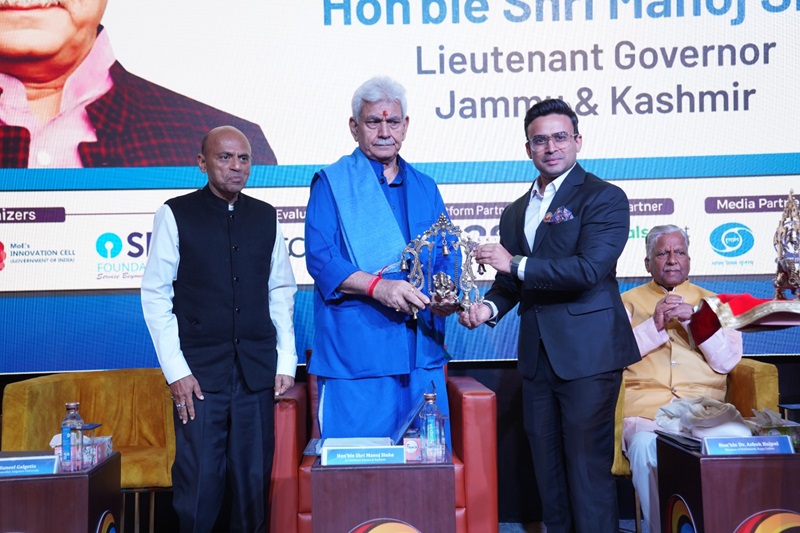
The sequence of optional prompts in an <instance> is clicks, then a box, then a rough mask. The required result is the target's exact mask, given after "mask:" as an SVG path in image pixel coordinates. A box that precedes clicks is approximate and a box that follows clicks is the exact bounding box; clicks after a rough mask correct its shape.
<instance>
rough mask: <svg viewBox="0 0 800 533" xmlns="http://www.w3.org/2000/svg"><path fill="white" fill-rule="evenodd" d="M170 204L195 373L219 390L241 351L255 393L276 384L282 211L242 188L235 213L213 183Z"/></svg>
mask: <svg viewBox="0 0 800 533" xmlns="http://www.w3.org/2000/svg"><path fill="white" fill-rule="evenodd" d="M166 203H167V205H168V206H169V207H170V209H171V210H172V213H173V214H174V215H175V221H176V222H177V225H178V239H179V241H178V242H179V245H178V247H179V252H180V264H179V266H178V276H177V279H176V280H175V282H174V283H173V288H174V291H175V296H174V298H173V302H172V303H173V312H174V313H175V316H176V317H177V320H178V332H179V336H180V342H181V350H182V351H183V354H184V357H185V358H186V362H187V363H188V364H189V368H190V369H191V371H192V374H193V375H194V376H195V377H196V378H197V380H198V381H199V382H200V387H201V388H202V389H203V390H208V391H210V392H214V391H219V390H221V389H222V388H223V387H225V386H226V385H227V383H228V380H229V379H230V376H231V369H232V367H233V364H234V359H235V356H236V355H238V358H239V360H240V362H241V365H242V370H243V372H244V378H245V381H246V383H247V386H248V387H249V388H250V389H251V390H253V391H258V390H262V389H265V388H268V387H272V386H274V384H275V369H276V366H277V359H278V355H277V350H276V332H275V326H274V325H273V324H272V320H271V318H270V313H269V276H270V261H271V259H272V250H273V247H274V246H275V231H276V227H275V226H276V212H275V208H274V207H272V206H271V205H269V204H267V203H265V202H262V201H260V200H256V199H254V198H251V197H249V196H245V195H243V194H241V193H240V194H239V199H238V200H237V201H236V203H235V204H234V210H233V211H229V210H228V202H226V201H225V200H223V199H221V198H218V197H217V196H215V195H214V194H213V193H212V192H211V190H210V189H209V188H208V186H206V187H204V188H203V189H201V190H198V191H195V192H193V193H190V194H187V195H184V196H179V197H177V198H172V199H171V200H168V201H167V202H166Z"/></svg>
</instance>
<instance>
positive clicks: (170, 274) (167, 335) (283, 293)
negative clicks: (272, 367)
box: [142, 204, 297, 384]
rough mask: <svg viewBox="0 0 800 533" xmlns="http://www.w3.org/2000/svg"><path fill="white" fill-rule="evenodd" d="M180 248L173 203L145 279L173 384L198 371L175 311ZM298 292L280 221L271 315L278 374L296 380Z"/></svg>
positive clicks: (161, 221) (159, 218) (159, 349)
mask: <svg viewBox="0 0 800 533" xmlns="http://www.w3.org/2000/svg"><path fill="white" fill-rule="evenodd" d="M231 208H232V207H231ZM178 244H179V243H178V225H177V223H176V222H175V215H174V214H173V213H172V209H170V207H169V206H168V205H166V204H165V205H162V206H161V207H160V208H159V209H158V211H157V212H156V215H155V220H154V222H153V236H152V238H151V241H150V255H149V258H148V261H147V267H146V268H145V272H144V277H143V278H142V310H143V312H144V319H145V322H146V323H147V329H148V330H150V336H151V337H152V339H153V345H154V346H155V349H156V355H157V356H158V362H159V364H160V365H161V370H162V371H163V372H164V377H165V378H166V379H167V383H170V384H171V383H173V382H175V381H177V380H179V379H181V378H184V377H186V376H188V375H190V374H191V373H192V371H191V370H190V369H189V365H188V363H187V362H186V358H185V357H184V355H183V352H182V351H181V344H180V339H179V338H178V320H177V318H176V317H175V314H174V313H173V312H172V298H173V296H174V290H173V287H172V283H173V282H174V281H175V280H176V279H177V277H178V264H179V263H180V249H179V246H178ZM296 292H297V284H296V283H295V280H294V273H293V272H292V267H291V265H290V263H289V254H288V252H287V251H286V244H285V242H284V238H283V232H282V231H281V225H280V223H279V222H277V221H276V224H275V247H274V248H273V250H272V259H271V261H270V275H269V314H270V318H271V319H272V323H273V324H274V325H275V330H276V332H277V351H278V366H277V371H276V373H277V374H283V375H286V376H290V377H294V375H295V371H296V369H297V349H296V348H295V342H294V322H293V320H292V318H293V316H294V295H295V293H296Z"/></svg>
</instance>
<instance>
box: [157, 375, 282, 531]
mask: <svg viewBox="0 0 800 533" xmlns="http://www.w3.org/2000/svg"><path fill="white" fill-rule="evenodd" d="M233 366H234V368H233V371H232V372H231V379H230V381H229V384H228V386H226V387H225V388H224V389H223V390H222V391H219V392H206V391H203V396H204V397H205V399H204V400H198V399H196V398H195V401H194V406H195V418H194V420H189V422H188V423H187V424H183V422H182V421H181V420H180V419H179V418H178V414H177V409H176V410H175V413H174V422H175V445H176V446H175V448H176V451H175V463H174V464H173V466H172V486H173V507H174V508H175V512H176V513H177V515H178V519H179V521H180V522H179V523H180V530H181V532H182V533H189V532H191V533H201V532H210V531H211V530H212V528H213V526H214V522H215V521H216V519H217V515H218V514H219V512H220V507H221V505H222V501H223V496H224V494H225V487H226V481H227V482H228V483H229V485H230V488H231V495H230V496H231V501H232V509H231V524H230V531H231V532H232V533H233V532H241V533H253V532H265V531H268V530H269V516H268V514H267V497H268V495H269V483H270V475H271V473H272V456H273V451H274V448H275V435H274V426H275V414H274V403H275V399H274V394H275V393H274V389H273V388H269V389H265V390H262V391H258V392H252V391H250V390H248V388H247V386H246V385H245V383H244V379H243V376H242V370H241V366H240V365H239V362H238V359H237V361H236V363H235V364H234V365H233ZM202 386H203V384H202V382H201V383H200V387H201V389H202Z"/></svg>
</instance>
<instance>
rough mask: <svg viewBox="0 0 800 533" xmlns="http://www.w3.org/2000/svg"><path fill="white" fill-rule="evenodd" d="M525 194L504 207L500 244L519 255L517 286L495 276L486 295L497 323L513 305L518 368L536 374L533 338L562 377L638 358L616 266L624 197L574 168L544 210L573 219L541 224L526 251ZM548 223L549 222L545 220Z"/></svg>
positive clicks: (624, 225) (625, 221) (623, 235)
mask: <svg viewBox="0 0 800 533" xmlns="http://www.w3.org/2000/svg"><path fill="white" fill-rule="evenodd" d="M529 198H530V192H528V193H526V194H525V195H524V196H522V197H521V198H519V199H517V200H516V201H515V202H514V203H512V204H511V205H510V206H509V207H507V208H506V209H505V211H504V212H503V215H502V216H501V218H500V243H501V244H502V245H503V247H504V248H505V249H506V250H508V252H509V253H511V255H523V256H527V258H528V259H527V264H526V265H525V281H524V283H523V282H521V281H519V279H518V278H516V277H512V276H511V275H510V274H498V275H497V277H496V279H495V282H494V284H493V285H492V288H491V289H490V290H489V292H488V293H487V294H486V299H487V300H491V301H492V302H493V303H495V305H497V309H498V317H497V318H498V319H499V318H501V317H502V316H503V315H505V314H506V313H508V312H509V311H510V310H511V309H513V308H514V306H515V305H516V304H517V303H519V309H518V313H519V314H520V331H519V345H518V350H519V369H520V372H521V373H522V375H523V376H525V377H532V376H533V374H534V372H535V371H536V361H537V358H538V354H539V341H540V339H541V341H542V342H543V344H544V347H545V350H546V352H547V355H548V357H549V359H550V362H551V364H552V366H553V369H554V370H555V372H556V374H558V376H559V377H561V378H563V379H578V378H582V377H587V376H591V375H594V374H599V373H601V372H608V371H612V370H619V369H622V368H623V367H625V366H627V365H629V364H631V363H634V362H636V361H638V360H639V359H640V358H641V356H640V355H639V350H638V348H637V346H636V341H635V339H634V337H633V332H632V329H631V325H630V321H629V320H628V316H627V314H626V313H625V308H624V307H623V305H622V300H621V298H620V293H619V286H618V284H617V279H616V263H617V259H618V258H619V256H620V254H621V253H622V250H623V248H624V247H625V243H626V242H627V240H628V231H629V225H630V216H629V212H628V209H629V208H628V199H627V197H626V196H625V193H624V192H623V191H622V189H620V188H619V187H616V186H614V185H611V184H610V183H607V182H605V181H603V180H601V179H600V178H598V177H597V176H595V175H593V174H589V173H587V172H586V171H584V170H583V168H581V166H580V165H575V168H573V169H572V171H571V172H570V173H569V175H568V176H567V177H566V179H565V180H564V183H563V184H562V185H561V187H560V188H559V189H558V192H557V193H556V195H555V197H554V198H553V201H552V203H551V204H550V206H549V208H548V212H550V213H553V212H555V210H556V209H557V208H559V207H562V206H563V207H565V208H566V209H568V210H569V211H570V212H571V213H572V215H573V217H574V218H573V219H571V220H567V221H564V222H559V223H552V222H546V221H542V223H541V225H540V226H539V228H538V230H537V232H536V240H535V242H534V245H533V250H532V251H531V250H530V249H529V247H528V241H527V239H526V238H525V231H524V227H525V210H526V208H527V206H528V200H529ZM551 220H552V219H551Z"/></svg>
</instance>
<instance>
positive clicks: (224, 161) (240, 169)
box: [197, 126, 251, 204]
mask: <svg viewBox="0 0 800 533" xmlns="http://www.w3.org/2000/svg"><path fill="white" fill-rule="evenodd" d="M197 166H198V167H200V171H201V172H204V173H206V174H208V186H209V188H210V189H211V192H213V193H214V194H215V195H216V196H218V197H220V198H222V199H223V200H226V201H227V202H228V203H229V204H233V203H234V202H235V201H236V200H237V199H238V198H239V192H241V190H242V189H244V186H245V185H246V184H247V179H248V178H249V177H250V166H251V154H250V141H248V140H247V137H245V135H244V133H242V132H241V131H239V130H238V129H236V128H234V127H233V126H220V127H218V128H214V129H213V130H211V131H209V132H208V133H206V134H205V136H204V137H203V140H202V141H201V142H200V153H199V154H197Z"/></svg>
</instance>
